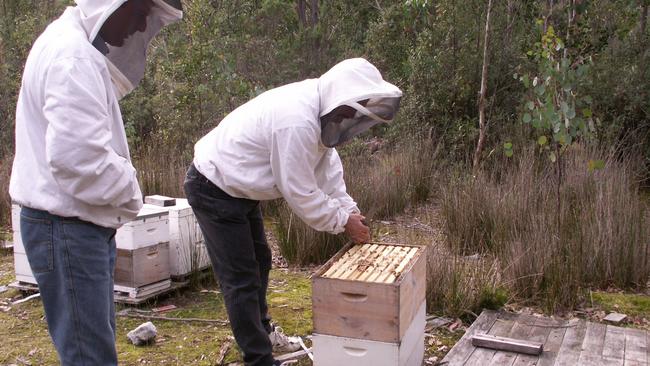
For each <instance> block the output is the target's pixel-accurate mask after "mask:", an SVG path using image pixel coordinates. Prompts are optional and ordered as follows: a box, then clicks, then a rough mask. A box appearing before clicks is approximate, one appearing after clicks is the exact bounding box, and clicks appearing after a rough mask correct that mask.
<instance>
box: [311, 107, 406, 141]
mask: <svg viewBox="0 0 650 366" xmlns="http://www.w3.org/2000/svg"><path fill="white" fill-rule="evenodd" d="M400 100H401V97H377V98H370V99H369V100H368V102H367V103H366V105H365V107H364V106H363V105H361V104H360V103H359V102H349V103H345V104H343V105H347V106H350V107H352V108H354V109H356V113H355V114H354V117H352V118H344V119H342V120H341V122H334V121H323V123H322V126H321V140H322V142H323V145H325V146H327V147H334V146H337V145H341V144H343V143H345V142H347V141H349V140H351V139H352V138H354V137H355V136H358V135H360V134H362V133H364V132H366V131H367V130H369V129H370V128H372V127H373V126H375V125H377V124H380V123H388V122H390V121H392V120H393V119H394V118H395V115H396V114H397V111H398V110H399V103H400Z"/></svg>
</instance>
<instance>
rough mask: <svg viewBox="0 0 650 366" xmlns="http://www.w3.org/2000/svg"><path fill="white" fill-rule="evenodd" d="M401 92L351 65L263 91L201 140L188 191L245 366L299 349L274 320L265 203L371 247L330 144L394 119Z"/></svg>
mask: <svg viewBox="0 0 650 366" xmlns="http://www.w3.org/2000/svg"><path fill="white" fill-rule="evenodd" d="M401 95H402V92H401V91H400V90H399V89H398V88H397V87H396V86H394V85H392V84H390V83H388V82H386V81H384V80H383V79H382V76H381V74H380V73H379V71H378V70H377V69H376V68H375V67H374V66H373V65H372V64H370V63H369V62H368V61H366V60H364V59H361V58H356V59H349V60H345V61H343V62H341V63H339V64H337V65H336V66H334V67H333V68H332V69H330V70H329V71H328V72H326V73H325V74H323V75H322V76H321V77H320V78H318V79H308V80H304V81H301V82H297V83H293V84H288V85H285V86H281V87H279V88H276V89H272V90H269V91H267V92H265V93H263V94H261V95H260V96H258V97H256V98H254V99H252V100H251V101H249V102H248V103H246V104H244V105H242V106H240V107H239V108H237V109H235V110H234V111H233V112H232V113H230V114H229V115H228V116H226V118H224V119H223V121H221V123H219V125H218V126H217V127H216V128H215V129H213V130H212V131H211V132H209V133H208V134H207V135H206V136H204V137H203V138H202V139H200V140H199V141H198V142H197V143H196V145H195V149H194V160H193V164H192V165H191V166H190V168H189V170H188V172H187V176H186V180H185V184H184V188H185V193H186V195H187V198H188V200H189V203H190V205H191V206H192V208H193V210H194V213H195V215H196V217H197V220H198V222H199V225H200V227H201V230H202V232H203V235H204V237H205V239H206V244H207V249H208V254H209V256H210V260H211V261H212V265H213V269H214V272H215V275H216V278H217V280H218V281H219V282H220V284H221V289H222V292H223V294H224V299H225V303H226V309H227V312H228V317H229V319H230V324H231V327H232V330H233V333H234V335H235V339H236V340H237V343H238V345H239V347H240V348H241V350H242V351H243V353H244V361H245V363H246V365H264V366H267V365H272V364H274V363H273V362H276V363H275V364H279V363H277V361H274V359H273V357H272V349H273V350H280V349H282V348H284V350H285V351H293V350H295V349H297V348H298V347H299V346H298V344H297V343H296V339H292V337H290V338H288V337H286V336H285V335H284V334H283V333H282V332H281V330H280V329H279V328H274V326H273V325H271V323H270V317H269V314H268V311H267V310H268V307H267V303H266V290H267V285H268V278H269V277H268V276H269V271H270V269H271V251H270V250H269V247H268V245H267V242H266V239H265V235H264V225H263V221H262V215H261V212H260V206H259V201H260V200H272V199H276V198H280V197H284V199H285V200H286V201H287V203H288V204H289V206H290V207H291V209H292V210H293V212H294V213H295V214H296V215H297V216H298V217H300V218H301V219H302V220H303V221H304V222H305V223H307V224H308V225H309V226H311V227H313V228H314V229H316V230H319V231H326V232H329V233H332V234H339V233H346V234H347V235H348V236H349V237H350V238H351V239H352V240H353V241H355V242H357V243H362V242H366V241H369V240H370V234H369V229H368V227H367V226H366V225H365V224H364V223H363V219H364V217H363V216H362V215H361V214H360V212H359V209H358V207H357V205H356V203H355V202H354V200H353V199H352V198H351V197H350V196H349V195H348V194H347V193H346V187H345V182H344V181H343V168H342V165H341V160H340V158H339V155H338V154H337V152H336V150H335V149H334V147H335V146H338V145H341V144H343V143H345V142H347V141H348V140H350V139H352V138H353V137H355V136H356V135H359V134H361V133H363V132H364V131H366V130H368V129H369V128H370V127H372V126H374V125H376V124H378V123H383V122H389V121H391V120H392V119H393V117H394V116H395V113H396V112H397V109H398V106H399V101H400V98H401Z"/></svg>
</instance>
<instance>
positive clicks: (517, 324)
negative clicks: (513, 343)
mask: <svg viewBox="0 0 650 366" xmlns="http://www.w3.org/2000/svg"><path fill="white" fill-rule="evenodd" d="M534 324H535V318H534V317H533V316H531V315H526V314H518V315H517V317H516V318H515V319H514V325H513V326H512V329H510V332H509V333H508V337H509V338H513V339H526V338H527V337H528V334H530V332H532V330H533V325H534ZM517 355H518V353H516V352H508V351H500V352H497V353H495V354H494V357H493V358H492V360H490V363H489V365H494V366H497V365H498V366H500V365H504V366H506V365H512V364H513V363H514V362H515V360H516V359H517Z"/></svg>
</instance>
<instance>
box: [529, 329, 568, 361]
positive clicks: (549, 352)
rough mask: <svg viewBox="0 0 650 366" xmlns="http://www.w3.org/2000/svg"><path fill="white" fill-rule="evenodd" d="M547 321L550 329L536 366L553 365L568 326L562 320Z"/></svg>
mask: <svg viewBox="0 0 650 366" xmlns="http://www.w3.org/2000/svg"><path fill="white" fill-rule="evenodd" d="M548 321H549V326H551V327H552V328H550V331H549V333H548V337H547V338H546V342H544V352H542V354H541V355H540V357H539V360H538V361H537V365H538V366H552V365H554V364H555V359H556V358H557V354H558V352H559V351H560V346H561V345H562V341H563V340H564V335H565V334H566V330H567V329H568V326H569V324H568V322H567V321H564V320H555V319H548Z"/></svg>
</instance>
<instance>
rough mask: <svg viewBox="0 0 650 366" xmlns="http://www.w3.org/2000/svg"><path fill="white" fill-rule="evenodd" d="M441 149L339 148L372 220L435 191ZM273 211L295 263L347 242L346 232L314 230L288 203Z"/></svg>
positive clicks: (320, 257) (352, 187) (348, 179)
mask: <svg viewBox="0 0 650 366" xmlns="http://www.w3.org/2000/svg"><path fill="white" fill-rule="evenodd" d="M437 154H438V151H437V150H434V148H433V146H431V145H430V144H428V143H422V144H410V145H407V146H399V147H396V148H395V149H394V150H386V151H380V152H379V153H375V154H372V155H371V154H370V153H369V152H367V151H366V150H365V149H364V148H363V146H362V145H358V144H357V145H352V146H351V147H349V148H348V150H344V151H342V152H341V155H342V159H343V166H344V171H345V172H344V179H345V183H346V187H347V192H348V193H349V194H350V196H351V197H352V198H353V199H354V200H355V201H356V202H357V206H358V207H359V209H360V210H361V213H362V214H363V215H364V216H366V218H367V219H368V220H373V219H375V220H378V219H382V218H386V217H391V216H393V215H396V214H399V213H401V212H403V211H404V209H405V208H406V207H408V206H409V205H410V204H414V203H415V204H417V203H422V202H424V201H426V200H427V199H428V198H429V197H430V195H431V194H432V187H433V185H434V183H433V182H434V181H435V177H437V170H436V169H434V167H435V165H436V159H435V158H436V156H437ZM274 211H275V212H276V213H277V218H278V220H277V225H276V231H275V233H276V236H277V237H278V239H279V246H280V249H281V251H282V255H283V256H284V257H285V259H287V261H288V262H289V263H291V264H294V265H306V264H313V263H316V264H321V263H324V262H325V261H326V260H327V259H329V258H330V257H331V256H332V255H333V254H334V253H336V252H337V251H338V250H339V249H340V248H341V247H342V246H343V245H344V244H345V242H346V241H347V238H346V237H345V236H343V235H339V236H333V235H330V234H327V233H320V232H316V231H315V230H313V229H311V228H310V227H309V226H307V225H306V224H305V223H303V222H302V221H301V220H300V219H299V218H298V217H297V216H295V215H294V214H293V213H292V212H291V210H290V208H289V207H288V205H287V204H286V203H284V202H281V203H279V204H278V205H277V207H275V208H274Z"/></svg>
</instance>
